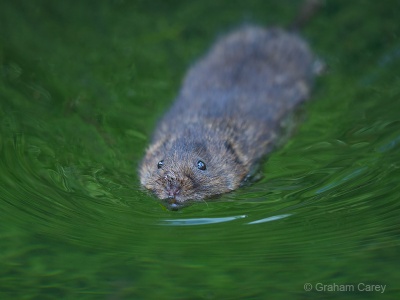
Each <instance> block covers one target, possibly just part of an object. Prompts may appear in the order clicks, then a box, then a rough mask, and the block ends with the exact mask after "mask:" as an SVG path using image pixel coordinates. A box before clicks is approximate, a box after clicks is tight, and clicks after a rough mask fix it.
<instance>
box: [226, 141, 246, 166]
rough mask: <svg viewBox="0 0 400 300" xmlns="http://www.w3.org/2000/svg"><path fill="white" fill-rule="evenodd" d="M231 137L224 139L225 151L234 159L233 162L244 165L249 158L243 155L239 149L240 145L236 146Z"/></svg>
mask: <svg viewBox="0 0 400 300" xmlns="http://www.w3.org/2000/svg"><path fill="white" fill-rule="evenodd" d="M236 144H237V143H235V142H234V141H233V140H232V139H228V140H226V141H225V143H224V146H225V148H226V152H227V153H229V154H231V155H232V156H233V158H234V160H235V162H236V163H237V164H239V165H246V164H247V161H248V160H249V158H248V157H247V155H245V154H244V153H243V151H242V149H240V147H238V146H236Z"/></svg>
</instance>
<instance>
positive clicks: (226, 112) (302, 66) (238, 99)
mask: <svg viewBox="0 0 400 300" xmlns="http://www.w3.org/2000/svg"><path fill="white" fill-rule="evenodd" d="M313 59H314V58H313V55H312V53H311V51H310V49H309V47H308V45H307V44H306V43H305V42H304V40H303V39H301V38H300V37H299V36H297V35H296V34H294V33H291V32H288V31H285V30H283V29H279V28H272V29H266V28H262V27H256V26H244V27H242V28H240V29H239V30H236V31H234V32H233V33H231V34H229V35H227V36H225V37H224V38H222V39H221V40H219V41H217V43H216V44H215V45H214V46H213V47H212V48H211V50H210V51H209V52H208V54H207V55H206V56H205V57H203V58H202V59H200V60H199V61H198V62H197V63H196V64H195V65H194V66H193V67H192V68H191V69H190V70H189V72H188V73H187V75H186V77H185V79H184V82H183V86H182V88H181V91H180V93H179V95H178V97H177V99H176V101H175V103H174V105H173V106H172V108H171V109H170V111H169V112H168V113H167V114H166V115H165V117H164V118H163V121H162V122H161V124H162V123H164V125H166V126H160V127H159V129H161V128H165V129H167V131H169V132H170V129H171V128H168V127H169V126H168V125H170V126H171V127H172V128H174V131H176V130H177V129H179V128H180V127H182V129H185V128H187V126H190V125H189V124H190V123H193V122H198V121H199V119H201V118H204V122H206V121H207V120H208V121H210V120H215V119H218V120H226V121H228V120H229V122H230V126H234V127H236V128H235V129H237V130H239V131H242V132H243V134H244V133H246V132H245V129H248V130H249V127H251V128H250V130H252V129H254V130H259V131H263V132H264V134H263V135H260V132H259V134H258V138H256V140H254V139H252V137H251V136H248V135H247V136H246V135H243V136H242V139H241V141H240V142H241V143H243V150H244V151H247V150H246V148H248V147H247V146H250V145H252V146H251V148H252V150H254V151H255V152H260V151H263V150H266V149H264V148H263V150H260V149H257V145H258V144H257V143H260V142H262V139H271V137H272V136H273V135H275V131H276V129H277V127H279V124H280V121H281V120H282V118H283V117H284V116H285V114H286V113H287V112H289V111H292V110H293V108H294V107H295V106H296V105H298V104H299V103H301V102H302V101H304V100H305V99H307V98H308V96H309V91H310V87H311V84H312V77H313V69H312V66H313ZM194 120H195V121H194ZM213 125H215V124H213ZM210 126H212V125H210ZM161 131H163V130H161ZM165 133H167V132H165ZM156 134H157V133H156ZM162 134H164V132H163V133H162ZM246 137H248V138H249V139H250V140H249V141H246V140H243V138H246ZM260 146H261V145H260ZM262 154H264V153H260V155H262ZM256 158H258V157H256Z"/></svg>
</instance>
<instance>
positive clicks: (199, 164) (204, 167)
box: [197, 160, 207, 171]
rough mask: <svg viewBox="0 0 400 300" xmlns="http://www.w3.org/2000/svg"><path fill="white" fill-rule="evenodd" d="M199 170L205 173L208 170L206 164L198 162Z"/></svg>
mask: <svg viewBox="0 0 400 300" xmlns="http://www.w3.org/2000/svg"><path fill="white" fill-rule="evenodd" d="M197 169H199V170H202V171H204V170H205V169H207V167H206V164H205V163H204V162H202V161H201V160H199V161H198V162H197Z"/></svg>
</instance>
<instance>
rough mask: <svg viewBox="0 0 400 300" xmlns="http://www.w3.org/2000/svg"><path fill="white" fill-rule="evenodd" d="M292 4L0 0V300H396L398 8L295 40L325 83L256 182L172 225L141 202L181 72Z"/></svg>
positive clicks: (340, 7) (291, 11)
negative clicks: (147, 164) (155, 135)
mask: <svg viewBox="0 0 400 300" xmlns="http://www.w3.org/2000/svg"><path fill="white" fill-rule="evenodd" d="M299 3H300V2H298V1H296V2H292V1H274V2H272V1H253V0H248V1H211V0H206V1H161V0H160V1H151V2H150V1H123V0H120V1H118V0H115V1H97V2H94V1H93V2H92V1H86V2H85V1H22V0H18V1H5V0H3V1H0V220H1V225H0V299H313V298H315V299H334V298H339V297H341V298H344V299H349V298H355V299H378V298H379V299H381V298H384V299H398V298H399V297H400V286H399V282H400V271H399V270H398V268H399V265H400V259H399V250H400V226H399V211H400V210H399V208H400V202H399V200H400V196H399V193H400V187H399V182H400V77H399V70H400V35H399V34H400V22H399V12H400V5H399V2H398V1H332V0H328V1H326V3H325V6H324V7H323V8H322V10H321V11H320V12H319V14H318V15H317V16H316V17H315V18H314V19H313V20H312V21H311V23H310V24H308V26H307V27H306V28H305V29H304V31H303V35H304V36H305V37H306V38H307V39H308V40H309V42H310V44H311V46H312V48H313V49H314V51H315V52H316V53H317V54H318V55H319V56H320V57H322V58H323V59H324V60H325V62H326V63H327V64H328V66H329V70H328V72H327V74H326V75H325V76H324V77H322V78H320V79H318V80H317V82H316V87H315V90H314V94H313V101H312V102H310V103H308V104H307V105H306V106H305V108H304V111H305V120H304V122H303V123H302V124H301V126H300V127H299V129H298V131H297V133H296V135H295V136H293V137H292V138H291V139H290V140H289V142H288V143H286V144H285V145H284V147H282V148H280V149H279V150H278V151H276V152H274V153H273V154H272V155H271V156H270V157H269V159H268V160H267V161H266V162H265V163H264V164H263V165H262V168H261V172H262V174H263V177H262V179H261V180H260V181H258V182H256V183H254V184H252V185H250V186H246V187H244V188H242V189H240V190H238V191H237V192H235V193H232V194H229V195H225V196H224V197H222V198H221V199H219V200H217V201H207V202H202V203H198V204H196V205H192V206H190V207H188V208H186V209H184V210H181V211H178V212H171V211H167V210H165V209H164V208H163V207H162V206H161V205H160V204H159V203H158V202H157V201H156V200H155V199H154V198H153V197H151V196H149V195H148V194H147V193H145V192H143V191H141V190H140V187H139V184H138V176H137V166H138V163H139V161H140V159H141V157H142V156H143V153H144V150H145V148H146V146H147V145H148V143H149V136H150V134H151V132H152V129H153V128H154V126H155V122H156V121H157V119H158V118H159V117H160V116H161V115H162V113H163V112H164V111H165V109H167V107H168V106H169V105H170V104H171V101H172V100H173V98H174V96H175V95H176V93H177V91H178V89H179V86H180V80H181V78H182V76H183V75H184V72H185V70H186V69H187V68H188V67H189V66H190V64H191V63H192V62H193V61H194V60H195V59H196V58H197V57H199V56H200V55H201V54H202V53H204V52H205V51H206V49H207V48H208V47H209V46H210V44H212V42H213V41H214V40H215V38H216V37H218V36H219V35H220V34H222V33H224V32H226V31H227V30H229V29H230V28H232V27H234V26H236V25H238V24H242V23H244V22H253V23H258V24H265V25H269V24H279V25H286V24H289V23H290V20H291V19H292V18H293V17H294V15H295V11H296V9H297V6H298V4H299ZM306 283H311V284H312V287H313V288H312V291H305V290H304V285H305V284H306ZM360 283H361V284H364V285H360V286H359V284H360ZM333 284H336V285H350V286H351V285H352V286H353V287H354V291H352V290H351V289H350V290H347V292H340V291H329V287H326V288H325V291H321V289H323V286H322V285H333ZM365 285H385V291H384V293H381V291H374V292H368V291H365V287H366V286H365ZM360 289H362V290H360Z"/></svg>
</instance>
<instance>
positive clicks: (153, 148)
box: [147, 136, 169, 160]
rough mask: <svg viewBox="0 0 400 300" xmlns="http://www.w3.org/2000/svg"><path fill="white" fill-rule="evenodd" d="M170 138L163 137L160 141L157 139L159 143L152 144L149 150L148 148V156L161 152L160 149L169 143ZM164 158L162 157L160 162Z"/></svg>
mask: <svg viewBox="0 0 400 300" xmlns="http://www.w3.org/2000/svg"><path fill="white" fill-rule="evenodd" d="M168 138H169V137H168V136H163V137H162V138H160V139H157V142H155V143H152V144H151V145H150V146H149V148H147V154H149V153H152V154H156V153H158V152H160V148H161V146H162V145H163V144H164V143H165V142H166V141H167V139H168ZM162 159H163V157H160V160H162Z"/></svg>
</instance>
